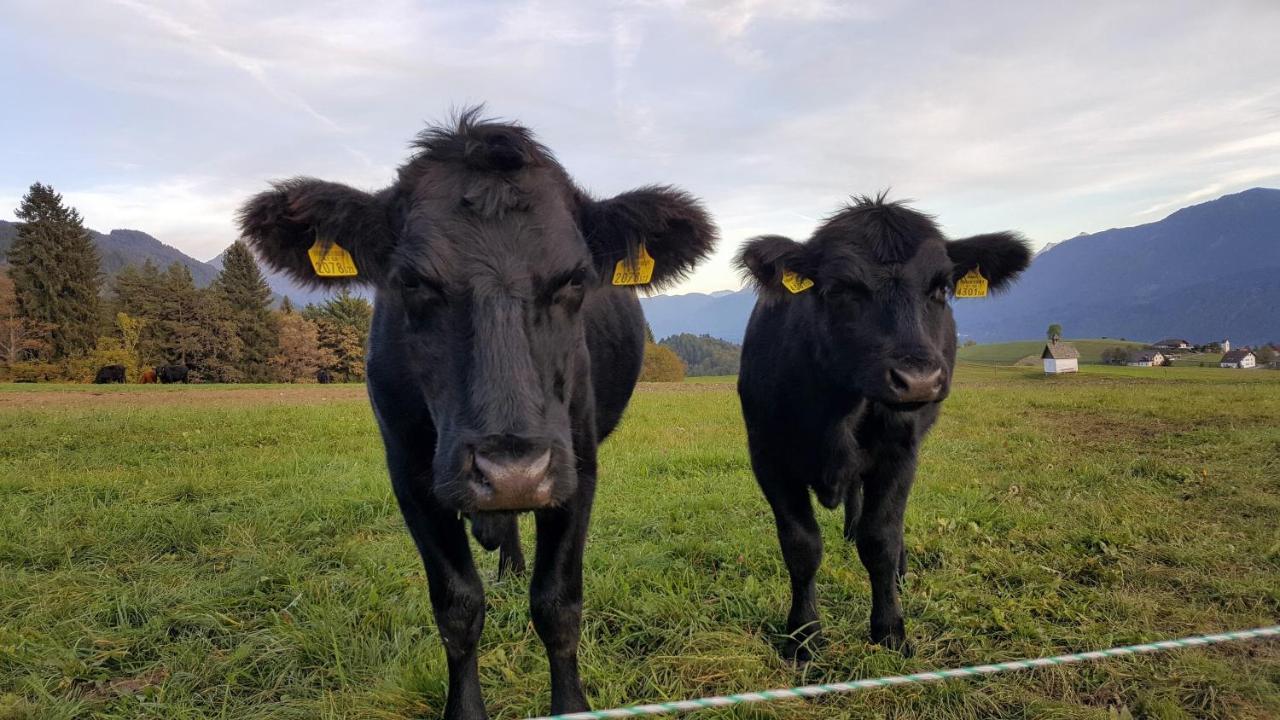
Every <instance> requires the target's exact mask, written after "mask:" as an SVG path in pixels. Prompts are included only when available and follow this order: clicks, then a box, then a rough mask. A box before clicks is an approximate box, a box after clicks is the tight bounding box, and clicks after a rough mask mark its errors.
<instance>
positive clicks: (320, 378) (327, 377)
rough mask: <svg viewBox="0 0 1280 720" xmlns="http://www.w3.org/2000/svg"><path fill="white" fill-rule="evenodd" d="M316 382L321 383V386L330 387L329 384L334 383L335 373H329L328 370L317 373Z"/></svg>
mask: <svg viewBox="0 0 1280 720" xmlns="http://www.w3.org/2000/svg"><path fill="white" fill-rule="evenodd" d="M316 382H318V383H320V384H321V385H328V384H329V383H331V382H333V373H331V372H329V371H328V370H320V371H318V372H316Z"/></svg>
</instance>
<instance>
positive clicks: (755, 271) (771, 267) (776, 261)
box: [733, 235, 817, 298]
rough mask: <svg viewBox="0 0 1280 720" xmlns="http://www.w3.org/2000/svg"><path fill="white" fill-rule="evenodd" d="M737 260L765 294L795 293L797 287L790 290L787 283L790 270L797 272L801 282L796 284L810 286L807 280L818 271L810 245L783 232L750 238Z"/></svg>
mask: <svg viewBox="0 0 1280 720" xmlns="http://www.w3.org/2000/svg"><path fill="white" fill-rule="evenodd" d="M733 262H734V265H736V266H737V267H738V269H739V270H741V271H742V273H743V275H745V276H746V279H747V280H748V281H749V282H750V283H751V284H752V285H754V286H755V287H756V292H758V293H759V294H760V296H761V297H773V298H777V297H786V296H787V295H790V294H793V292H794V291H788V290H787V288H786V286H785V285H784V284H783V276H784V274H786V273H787V272H791V273H794V274H795V275H796V276H797V277H796V281H798V282H799V283H801V285H798V286H796V287H800V288H804V289H807V288H805V285H804V283H806V281H811V280H812V279H813V277H814V275H815V274H816V271H817V268H816V267H815V263H813V262H812V261H811V259H810V253H809V248H808V247H807V246H805V245H803V244H801V243H798V242H796V241H795V240H792V239H791V238H786V237H783V236H781V235H761V236H760V237H756V238H752V239H750V240H748V241H747V243H746V244H745V245H743V246H742V250H741V251H739V253H738V256H737V257H736V258H734V261H733ZM810 284H811V283H810ZM800 292H803V289H802V290H800Z"/></svg>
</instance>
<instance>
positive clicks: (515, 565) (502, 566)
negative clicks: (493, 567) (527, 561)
mask: <svg viewBox="0 0 1280 720" xmlns="http://www.w3.org/2000/svg"><path fill="white" fill-rule="evenodd" d="M524 573H525V567H524V558H520V559H519V560H510V561H509V560H506V559H503V560H501V561H499V563H498V580H506V579H507V578H510V577H520V576H521V575H524Z"/></svg>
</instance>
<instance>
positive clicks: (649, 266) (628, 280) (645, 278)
mask: <svg viewBox="0 0 1280 720" xmlns="http://www.w3.org/2000/svg"><path fill="white" fill-rule="evenodd" d="M656 264H657V263H655V262H654V260H653V257H652V256H650V255H649V251H648V250H645V249H644V245H641V246H640V252H639V253H638V254H637V255H636V258H635V261H634V262H629V261H627V260H626V259H625V258H624V259H622V260H619V261H618V264H617V265H615V266H614V268H613V284H614V285H648V284H649V281H650V280H652V279H653V267H654V265H656Z"/></svg>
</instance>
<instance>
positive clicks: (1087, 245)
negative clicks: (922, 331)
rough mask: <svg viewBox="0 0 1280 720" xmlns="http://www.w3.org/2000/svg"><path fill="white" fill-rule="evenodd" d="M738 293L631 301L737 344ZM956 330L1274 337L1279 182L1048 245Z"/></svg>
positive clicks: (741, 318)
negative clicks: (1055, 326) (1054, 327)
mask: <svg viewBox="0 0 1280 720" xmlns="http://www.w3.org/2000/svg"><path fill="white" fill-rule="evenodd" d="M754 303H755V295H754V294H753V293H752V292H751V291H749V290H741V291H738V292H735V293H727V294H717V295H714V296H711V295H701V294H696V293H695V294H690V295H676V296H665V295H659V296H657V297H653V298H646V299H642V300H641V304H643V305H644V309H645V314H646V315H647V316H648V317H649V323H650V325H651V326H652V327H653V332H654V335H655V336H657V337H659V338H661V337H665V336H667V335H673V334H676V333H682V332H687V333H693V334H695V335H700V334H703V333H706V334H709V335H713V336H715V337H720V338H724V339H726V340H731V341H733V342H741V340H742V332H743V329H744V328H745V327H746V324H747V318H748V317H749V316H750V314H751V307H752V305H753V304H754ZM954 307H955V313H956V325H957V328H958V329H959V332H960V335H961V337H963V338H973V339H975V340H977V341H979V342H987V343H989V342H999V341H1008V340H1016V339H1018V338H1028V337H1039V336H1040V335H1042V334H1043V333H1044V331H1045V328H1046V327H1048V325H1049V324H1050V323H1054V322H1056V323H1060V324H1062V326H1063V327H1064V328H1065V329H1066V330H1067V332H1069V333H1071V334H1072V335H1075V336H1084V337H1127V338H1132V339H1136V340H1145V341H1154V340H1158V339H1160V338H1164V337H1185V338H1188V339H1190V340H1192V341H1194V342H1209V341H1212V340H1221V339H1223V338H1228V339H1231V340H1233V341H1235V342H1237V343H1255V342H1267V341H1272V340H1276V339H1280V313H1277V312H1276V311H1275V308H1276V307H1280V190H1275V189H1269V188H1254V189H1253V190H1246V191H1244V192H1241V193H1236V194H1234V195H1226V196H1224V197H1221V198H1219V199H1217V200H1213V201H1211V202H1206V203H1202V204H1200V205H1194V206H1192V207H1188V208H1184V209H1182V210H1179V211H1177V212H1175V213H1173V214H1172V215H1170V216H1168V217H1167V218H1165V219H1163V220H1161V221H1159V222H1154V223H1149V224H1147V225H1139V226H1137V227H1130V228H1119V229H1114V230H1106V231H1103V232H1099V233H1094V234H1092V235H1078V236H1076V237H1074V238H1071V239H1070V240H1064V241H1062V242H1059V243H1053V244H1050V245H1048V246H1046V248H1045V249H1044V250H1042V251H1041V252H1040V253H1039V254H1037V255H1036V257H1035V260H1034V261H1033V262H1032V264H1031V267H1030V268H1029V269H1028V270H1027V272H1026V273H1024V274H1023V276H1022V279H1021V280H1019V281H1018V283H1017V285H1015V286H1014V288H1013V289H1012V290H1011V291H1010V292H1008V293H1007V294H1004V295H1001V296H996V297H990V298H986V299H984V300H979V301H960V302H956V303H955V304H954Z"/></svg>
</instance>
